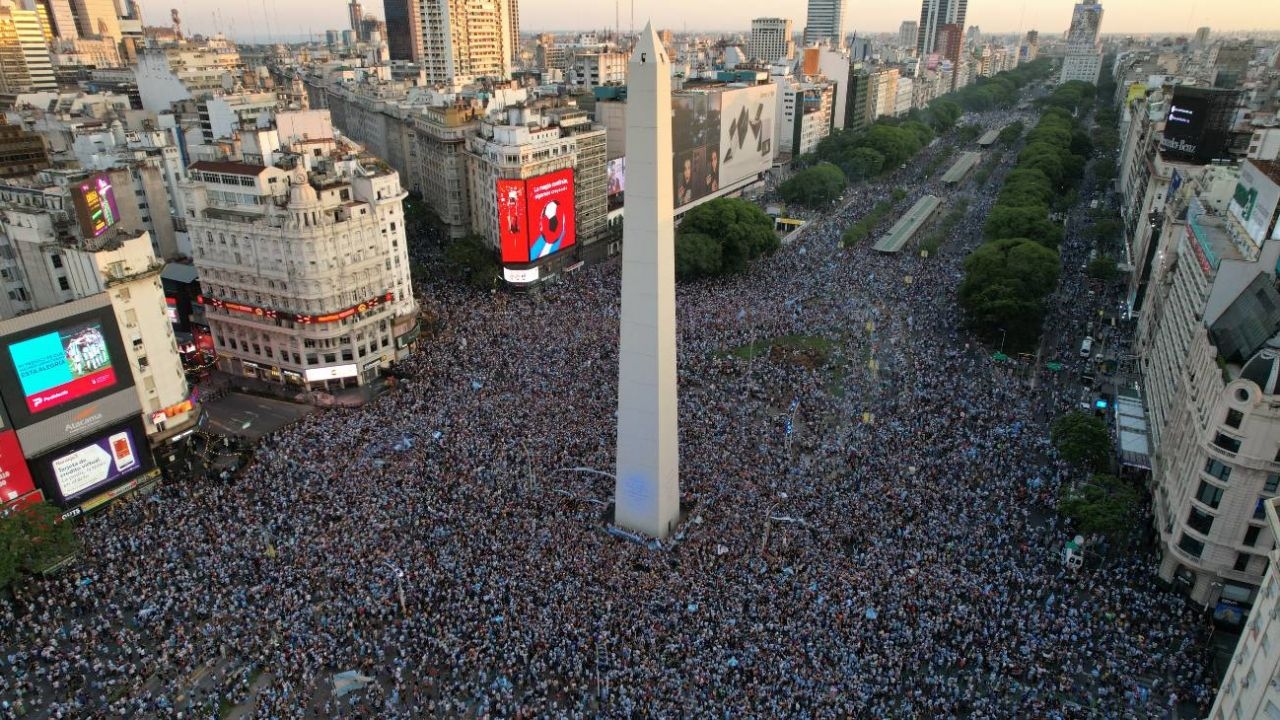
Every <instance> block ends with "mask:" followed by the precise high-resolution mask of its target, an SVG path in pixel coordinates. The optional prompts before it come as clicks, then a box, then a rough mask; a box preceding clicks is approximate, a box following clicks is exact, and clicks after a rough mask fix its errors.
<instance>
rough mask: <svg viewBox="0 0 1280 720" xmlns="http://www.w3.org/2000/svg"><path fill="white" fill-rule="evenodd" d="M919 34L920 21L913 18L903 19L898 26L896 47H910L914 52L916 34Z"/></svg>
mask: <svg viewBox="0 0 1280 720" xmlns="http://www.w3.org/2000/svg"><path fill="white" fill-rule="evenodd" d="M919 34H920V23H918V22H916V21H915V20H903V21H902V24H901V25H899V26H898V47H904V48H911V50H912V51H913V52H914V51H915V47H916V36H917V35H919Z"/></svg>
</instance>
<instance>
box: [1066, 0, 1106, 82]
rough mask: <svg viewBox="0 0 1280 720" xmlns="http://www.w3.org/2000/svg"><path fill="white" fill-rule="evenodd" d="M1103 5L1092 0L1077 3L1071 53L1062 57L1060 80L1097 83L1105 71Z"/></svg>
mask: <svg viewBox="0 0 1280 720" xmlns="http://www.w3.org/2000/svg"><path fill="white" fill-rule="evenodd" d="M1100 32H1102V5H1101V4H1099V3H1096V2H1092V1H1090V0H1086V2H1082V3H1076V6H1075V9H1074V10H1072V12H1071V28H1070V29H1069V30H1067V54H1066V57H1064V58H1063V59H1062V74H1061V75H1060V76H1059V79H1058V82H1060V83H1065V82H1070V81H1072V80H1083V81H1084V82H1087V83H1090V84H1093V85H1096V84H1097V83H1098V76H1099V75H1100V74H1101V73H1102V41H1101V40H1099V39H1098V34H1099V33H1100Z"/></svg>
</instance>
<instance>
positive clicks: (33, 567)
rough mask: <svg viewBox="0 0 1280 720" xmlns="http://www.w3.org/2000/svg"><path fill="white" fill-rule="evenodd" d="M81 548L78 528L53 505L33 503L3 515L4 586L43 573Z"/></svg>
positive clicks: (0, 580)
mask: <svg viewBox="0 0 1280 720" xmlns="http://www.w3.org/2000/svg"><path fill="white" fill-rule="evenodd" d="M78 549H79V541H78V540H77V538H76V535H75V530H74V528H73V527H72V526H71V523H70V522H65V521H63V520H62V514H61V512H59V511H58V509H57V508H55V507H53V506H52V505H49V504H47V503H40V504H38V505H30V506H28V507H24V508H22V509H21V510H17V511H15V512H12V513H10V514H8V515H5V516H3V517H0V587H6V586H7V585H9V583H11V582H13V581H14V580H16V579H18V578H19V577H21V576H22V575H29V574H32V573H37V572H40V571H42V570H44V569H46V568H48V567H50V566H51V565H53V564H54V563H56V562H58V561H59V560H61V559H63V558H65V557H67V556H68V555H72V554H74V553H75V552H76V551H77V550H78Z"/></svg>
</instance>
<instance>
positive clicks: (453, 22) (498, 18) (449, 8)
mask: <svg viewBox="0 0 1280 720" xmlns="http://www.w3.org/2000/svg"><path fill="white" fill-rule="evenodd" d="M517 9H518V7H517V5H516V4H515V3H514V2H512V0H427V2H425V3H423V6H422V17H421V26H422V29H421V31H420V36H421V38H422V58H421V60H422V63H423V65H424V66H425V68H426V71H427V82H429V83H433V84H440V85H456V84H460V83H466V82H469V81H471V80H473V79H476V78H506V77H510V75H511V66H512V64H513V63H514V60H515V50H516V45H517V39H516V37H513V35H512V31H513V30H516V24H517V23H518V20H517V19H516V18H515V17H514V11H516V10H517ZM389 25H390V18H389V17H388V26H389ZM393 57H394V54H393Z"/></svg>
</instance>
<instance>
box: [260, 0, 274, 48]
mask: <svg viewBox="0 0 1280 720" xmlns="http://www.w3.org/2000/svg"><path fill="white" fill-rule="evenodd" d="M262 17H263V18H265V19H266V21H267V43H271V42H274V40H273V38H272V36H271V14H270V12H268V10H267V0H262Z"/></svg>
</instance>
